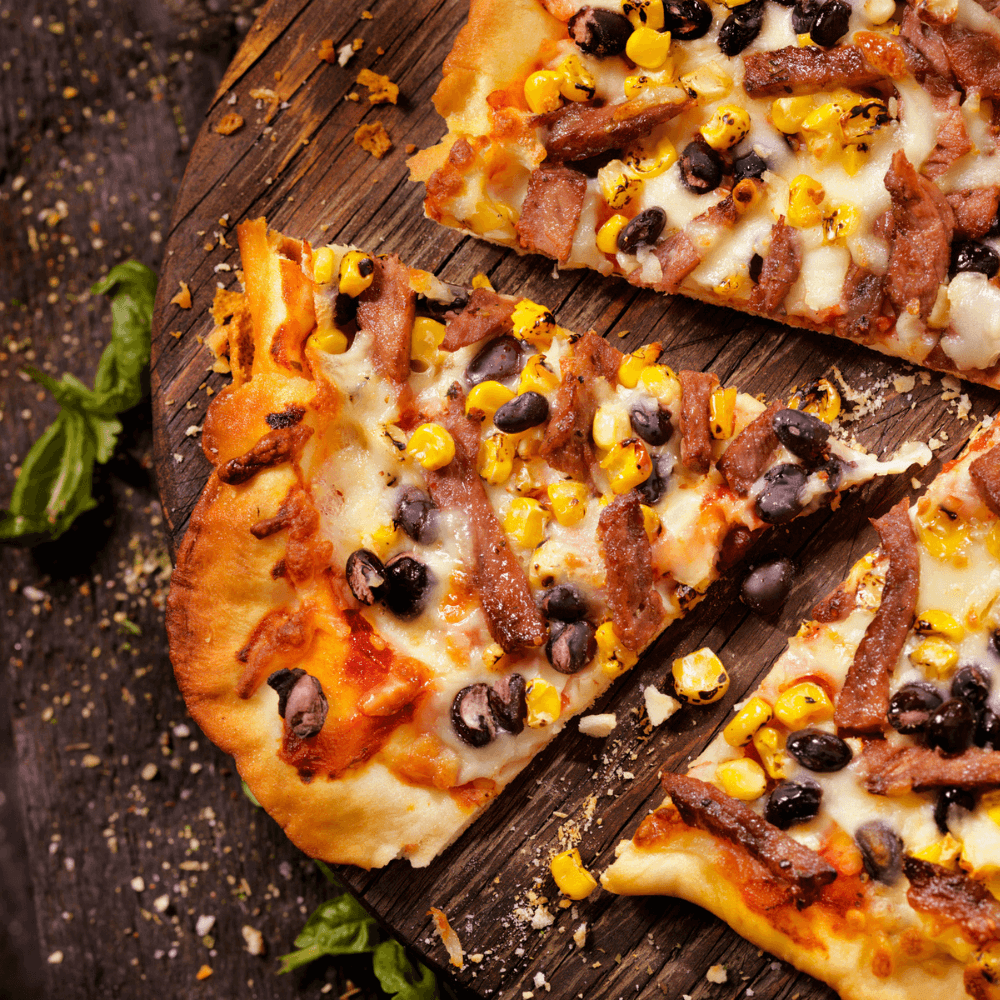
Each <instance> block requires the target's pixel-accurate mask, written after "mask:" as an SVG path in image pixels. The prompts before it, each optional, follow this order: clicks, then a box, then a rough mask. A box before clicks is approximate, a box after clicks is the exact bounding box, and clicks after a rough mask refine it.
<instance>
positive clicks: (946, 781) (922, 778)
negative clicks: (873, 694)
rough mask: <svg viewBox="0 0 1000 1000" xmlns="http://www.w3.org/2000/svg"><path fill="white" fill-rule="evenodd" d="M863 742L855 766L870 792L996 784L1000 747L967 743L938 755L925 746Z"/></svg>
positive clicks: (901, 792)
mask: <svg viewBox="0 0 1000 1000" xmlns="http://www.w3.org/2000/svg"><path fill="white" fill-rule="evenodd" d="M883 742H884V741H882V740H875V741H872V742H870V743H868V744H866V745H865V749H864V751H863V752H862V755H861V762H860V765H859V769H860V770H861V772H862V773H863V774H864V776H865V788H867V789H868V791H869V792H871V793H872V795H906V794H907V793H909V792H924V791H927V790H928V789H931V788H948V787H950V786H956V787H958V788H968V789H971V790H973V791H980V790H982V789H985V788H1000V751H997V750H980V749H979V747H970V748H969V749H968V750H966V751H965V752H964V753H961V754H959V755H958V756H957V757H942V756H941V755H940V754H939V753H937V751H935V750H931V749H930V748H929V747H889V746H888V745H886V746H880V744H882V743H883Z"/></svg>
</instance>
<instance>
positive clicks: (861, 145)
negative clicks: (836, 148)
mask: <svg viewBox="0 0 1000 1000" xmlns="http://www.w3.org/2000/svg"><path fill="white" fill-rule="evenodd" d="M868 149H869V146H868V143H867V142H853V143H851V144H850V145H848V146H845V147H844V150H843V153H841V157H840V162H841V165H842V166H843V168H844V172H845V173H846V174H847V176H848V177H853V176H854V175H855V174H856V173H857V172H858V171H859V170H860V169H861V168H862V167H863V166H864V165H865V161H866V160H867V159H868Z"/></svg>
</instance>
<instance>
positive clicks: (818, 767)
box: [785, 729, 854, 774]
mask: <svg viewBox="0 0 1000 1000" xmlns="http://www.w3.org/2000/svg"><path fill="white" fill-rule="evenodd" d="M785 747H786V749H787V750H788V752H789V753H790V754H791V755H792V756H793V757H794V758H795V759H796V760H797V761H798V762H799V763H800V764H801V765H802V766H803V767H807V768H809V770H810V771H817V772H819V773H821V774H825V773H830V772H832V771H840V770H843V769H844V768H845V767H847V765H848V764H850V762H851V758H852V757H853V756H854V753H853V752H852V750H851V748H850V747H849V746H848V745H847V744H846V743H845V742H844V741H843V740H842V739H841V738H840V737H839V736H835V735H834V734H833V733H826V732H823V731H822V730H821V729H800V730H799V731H798V732H797V733H792V734H791V735H790V736H789V737H788V740H787V741H786V743H785Z"/></svg>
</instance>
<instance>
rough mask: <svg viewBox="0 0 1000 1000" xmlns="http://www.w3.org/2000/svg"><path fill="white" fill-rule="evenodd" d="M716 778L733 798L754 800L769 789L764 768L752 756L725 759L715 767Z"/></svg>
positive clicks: (745, 800) (743, 800)
mask: <svg viewBox="0 0 1000 1000" xmlns="http://www.w3.org/2000/svg"><path fill="white" fill-rule="evenodd" d="M715 779H716V781H718V783H719V784H720V785H721V786H722V790H723V791H724V792H725V793H726V795H728V796H729V797H730V798H732V799H739V800H740V801H741V802H753V800H754V799H759V798H760V797H761V796H762V795H763V794H764V792H766V791H767V775H766V774H765V773H764V768H762V767H761V766H760V764H758V763H757V761H755V760H753V759H751V758H750V757H738V758H737V759H736V760H725V761H723V762H722V763H721V764H719V766H718V767H716V769H715Z"/></svg>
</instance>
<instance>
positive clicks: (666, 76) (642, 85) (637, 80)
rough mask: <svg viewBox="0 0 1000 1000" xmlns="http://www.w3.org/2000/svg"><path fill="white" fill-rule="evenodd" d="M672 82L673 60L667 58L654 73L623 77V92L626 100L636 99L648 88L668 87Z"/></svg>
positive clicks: (632, 74)
mask: <svg viewBox="0 0 1000 1000" xmlns="http://www.w3.org/2000/svg"><path fill="white" fill-rule="evenodd" d="M673 82H674V60H673V59H672V58H671V57H670V56H667V59H666V61H665V62H664V63H663V65H662V66H661V67H660V68H659V69H658V70H657V71H656V72H655V73H651V72H648V71H643V72H642V73H630V74H629V75H628V76H627V77H625V85H624V92H625V96H626V97H627V98H630V99H631V98H633V97H638V95H639V94H641V93H642V92H643V91H644V90H648V89H649V88H650V87H669V86H671V85H672V84H673Z"/></svg>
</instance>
